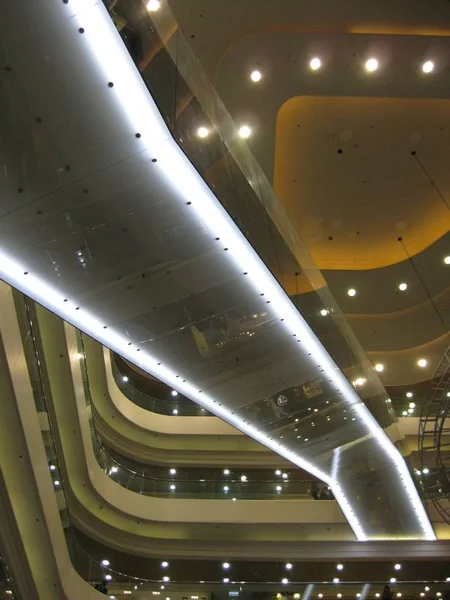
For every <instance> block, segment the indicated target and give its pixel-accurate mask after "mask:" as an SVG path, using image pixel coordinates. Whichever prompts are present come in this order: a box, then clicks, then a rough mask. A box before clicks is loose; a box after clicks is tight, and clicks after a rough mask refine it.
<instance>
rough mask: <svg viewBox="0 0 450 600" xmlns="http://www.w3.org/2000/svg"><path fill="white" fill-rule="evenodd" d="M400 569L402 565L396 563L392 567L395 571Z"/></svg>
mask: <svg viewBox="0 0 450 600" xmlns="http://www.w3.org/2000/svg"><path fill="white" fill-rule="evenodd" d="M401 568H402V565H401V564H400V563H396V564H395V565H394V569H395V570H396V571H400V569H401Z"/></svg>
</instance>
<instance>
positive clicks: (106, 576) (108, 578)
mask: <svg viewBox="0 0 450 600" xmlns="http://www.w3.org/2000/svg"><path fill="white" fill-rule="evenodd" d="M103 579H106V581H111V579H112V576H111V575H105V576H104V578H103Z"/></svg>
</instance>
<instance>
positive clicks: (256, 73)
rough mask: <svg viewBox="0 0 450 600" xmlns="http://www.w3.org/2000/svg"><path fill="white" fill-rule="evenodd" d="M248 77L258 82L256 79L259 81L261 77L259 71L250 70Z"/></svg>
mask: <svg viewBox="0 0 450 600" xmlns="http://www.w3.org/2000/svg"><path fill="white" fill-rule="evenodd" d="M250 79H251V80H252V81H253V82H254V83H258V81H261V79H262V74H261V71H252V72H251V73H250Z"/></svg>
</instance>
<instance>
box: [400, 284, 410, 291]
mask: <svg viewBox="0 0 450 600" xmlns="http://www.w3.org/2000/svg"><path fill="white" fill-rule="evenodd" d="M398 289H399V290H400V291H401V292H404V291H405V290H406V289H408V284H407V283H400V285H399V286H398Z"/></svg>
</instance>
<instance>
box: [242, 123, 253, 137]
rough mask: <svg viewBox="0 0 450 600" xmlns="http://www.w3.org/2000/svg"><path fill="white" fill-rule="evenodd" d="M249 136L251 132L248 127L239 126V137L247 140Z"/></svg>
mask: <svg viewBox="0 0 450 600" xmlns="http://www.w3.org/2000/svg"><path fill="white" fill-rule="evenodd" d="M251 134H252V130H251V129H250V127H249V126H248V125H241V127H239V137H241V138H243V139H244V140H245V139H247V138H249V137H250V136H251Z"/></svg>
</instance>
